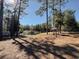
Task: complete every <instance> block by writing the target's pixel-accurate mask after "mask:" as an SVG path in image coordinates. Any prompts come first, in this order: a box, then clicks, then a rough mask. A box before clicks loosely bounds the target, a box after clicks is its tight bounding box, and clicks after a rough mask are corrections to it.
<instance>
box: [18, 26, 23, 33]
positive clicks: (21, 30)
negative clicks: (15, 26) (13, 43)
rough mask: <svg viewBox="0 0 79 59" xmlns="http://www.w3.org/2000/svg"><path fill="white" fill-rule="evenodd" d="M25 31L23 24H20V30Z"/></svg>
mask: <svg viewBox="0 0 79 59" xmlns="http://www.w3.org/2000/svg"><path fill="white" fill-rule="evenodd" d="M23 31H24V27H23V26H22V25H20V29H19V32H20V33H23Z"/></svg>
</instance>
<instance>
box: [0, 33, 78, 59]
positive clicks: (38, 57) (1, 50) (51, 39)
mask: <svg viewBox="0 0 79 59" xmlns="http://www.w3.org/2000/svg"><path fill="white" fill-rule="evenodd" d="M0 59H79V37H78V36H77V37H76V35H75V36H59V35H58V37H57V38H56V37H55V36H54V35H46V34H39V35H33V36H26V37H20V38H16V39H15V40H13V39H11V40H6V41H0Z"/></svg>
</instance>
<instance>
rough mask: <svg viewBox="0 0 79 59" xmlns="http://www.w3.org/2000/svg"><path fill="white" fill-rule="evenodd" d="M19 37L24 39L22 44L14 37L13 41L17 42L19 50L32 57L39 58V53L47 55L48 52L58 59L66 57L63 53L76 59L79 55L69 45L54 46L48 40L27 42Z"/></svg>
mask: <svg viewBox="0 0 79 59" xmlns="http://www.w3.org/2000/svg"><path fill="white" fill-rule="evenodd" d="M19 39H20V40H22V41H24V44H23V43H21V42H20V41H18V40H15V39H14V41H15V42H17V44H18V46H19V50H20V51H21V50H24V52H26V55H28V56H33V58H34V59H40V55H39V53H41V54H43V55H48V54H49V53H50V54H52V55H53V56H55V57H56V58H59V59H66V58H65V57H64V56H63V55H69V56H72V57H73V58H75V59H78V57H79V56H78V55H79V51H78V50H77V49H76V48H74V47H72V46H70V45H65V46H62V47H60V46H55V45H54V44H52V43H51V42H48V41H41V42H37V41H35V40H34V41H32V42H29V41H27V40H24V39H21V38H19ZM48 59H49V58H48ZM52 59H53V58H52Z"/></svg>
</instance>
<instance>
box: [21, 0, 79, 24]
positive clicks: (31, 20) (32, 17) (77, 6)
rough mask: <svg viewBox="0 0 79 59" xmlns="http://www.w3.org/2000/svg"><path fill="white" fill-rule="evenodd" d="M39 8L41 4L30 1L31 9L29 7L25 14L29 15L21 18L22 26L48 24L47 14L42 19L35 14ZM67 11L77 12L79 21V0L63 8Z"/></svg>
mask: <svg viewBox="0 0 79 59" xmlns="http://www.w3.org/2000/svg"><path fill="white" fill-rule="evenodd" d="M39 7H40V4H39V3H37V2H35V1H33V0H30V1H29V7H27V9H26V10H25V12H26V13H28V15H23V16H22V17H21V18H20V24H22V25H36V24H41V23H44V22H46V17H45V14H44V15H43V16H42V17H41V16H37V15H36V14H35V11H36V10H37V9H38V8H39ZM66 9H69V10H71V9H73V10H76V13H75V17H76V20H77V21H79V0H70V1H69V2H68V3H67V4H65V5H64V6H62V10H66Z"/></svg>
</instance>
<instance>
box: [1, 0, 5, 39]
mask: <svg viewBox="0 0 79 59" xmlns="http://www.w3.org/2000/svg"><path fill="white" fill-rule="evenodd" d="M3 2H4V0H0V38H2V27H3V26H2V21H3Z"/></svg>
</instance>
